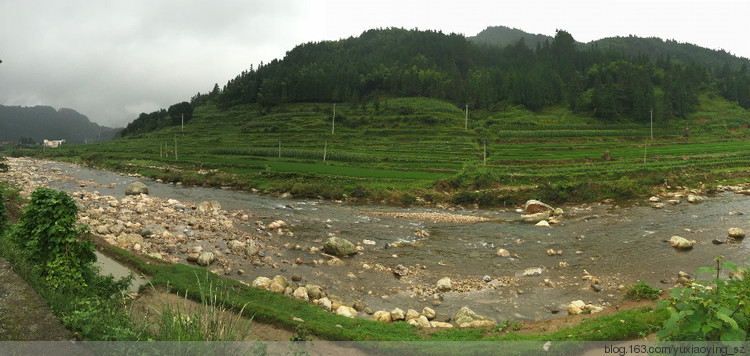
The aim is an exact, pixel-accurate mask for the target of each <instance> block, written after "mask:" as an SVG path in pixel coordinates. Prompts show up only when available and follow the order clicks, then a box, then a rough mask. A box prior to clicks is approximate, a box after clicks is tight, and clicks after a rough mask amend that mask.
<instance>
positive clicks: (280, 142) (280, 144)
mask: <svg viewBox="0 0 750 356" xmlns="http://www.w3.org/2000/svg"><path fill="white" fill-rule="evenodd" d="M279 158H281V139H279Z"/></svg>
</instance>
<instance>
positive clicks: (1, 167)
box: [0, 155, 8, 172]
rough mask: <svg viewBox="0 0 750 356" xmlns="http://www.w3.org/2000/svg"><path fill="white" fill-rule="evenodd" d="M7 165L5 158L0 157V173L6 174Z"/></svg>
mask: <svg viewBox="0 0 750 356" xmlns="http://www.w3.org/2000/svg"><path fill="white" fill-rule="evenodd" d="M7 171H8V164H7V163H5V157H4V156H2V155H0V172H7Z"/></svg>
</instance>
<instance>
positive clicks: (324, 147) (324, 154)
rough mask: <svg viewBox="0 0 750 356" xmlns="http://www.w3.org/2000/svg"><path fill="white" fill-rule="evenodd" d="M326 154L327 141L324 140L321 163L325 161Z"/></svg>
mask: <svg viewBox="0 0 750 356" xmlns="http://www.w3.org/2000/svg"><path fill="white" fill-rule="evenodd" d="M327 152H328V140H326V143H325V146H323V162H325V161H326V153H327Z"/></svg>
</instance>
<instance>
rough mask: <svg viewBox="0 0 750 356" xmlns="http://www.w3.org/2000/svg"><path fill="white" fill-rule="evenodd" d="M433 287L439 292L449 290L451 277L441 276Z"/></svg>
mask: <svg viewBox="0 0 750 356" xmlns="http://www.w3.org/2000/svg"><path fill="white" fill-rule="evenodd" d="M435 289H437V290H439V291H441V292H450V290H451V289H452V286H451V279H450V278H448V277H444V278H441V279H440V280H438V281H437V283H435Z"/></svg>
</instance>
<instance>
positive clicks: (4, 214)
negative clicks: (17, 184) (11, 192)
mask: <svg viewBox="0 0 750 356" xmlns="http://www.w3.org/2000/svg"><path fill="white" fill-rule="evenodd" d="M7 227H8V207H7V203H6V199H5V187H4V186H3V185H2V184H0V236H2V235H3V234H4V233H5V230H6V229H7Z"/></svg>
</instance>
